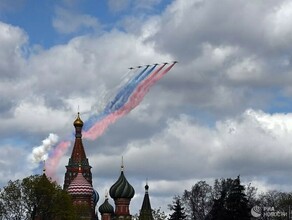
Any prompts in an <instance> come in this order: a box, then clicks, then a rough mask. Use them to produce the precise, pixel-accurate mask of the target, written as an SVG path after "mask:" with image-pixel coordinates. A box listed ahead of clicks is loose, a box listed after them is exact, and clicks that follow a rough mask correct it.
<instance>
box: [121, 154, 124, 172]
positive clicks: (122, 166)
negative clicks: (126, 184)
mask: <svg viewBox="0 0 292 220" xmlns="http://www.w3.org/2000/svg"><path fill="white" fill-rule="evenodd" d="M121 171H124V157H123V156H122V165H121Z"/></svg>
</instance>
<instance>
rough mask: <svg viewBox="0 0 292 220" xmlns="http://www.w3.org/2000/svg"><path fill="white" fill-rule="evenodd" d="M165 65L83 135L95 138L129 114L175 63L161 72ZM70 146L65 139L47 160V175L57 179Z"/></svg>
mask: <svg viewBox="0 0 292 220" xmlns="http://www.w3.org/2000/svg"><path fill="white" fill-rule="evenodd" d="M165 65H166V64H164V65H162V66H161V67H159V69H157V70H156V71H155V72H153V73H152V74H151V75H150V76H149V77H148V78H146V79H145V80H144V81H142V82H141V84H140V85H139V86H138V87H137V88H136V89H135V91H134V92H133V94H132V95H131V96H130V97H129V101H128V102H127V103H126V104H125V105H124V106H123V107H122V108H120V109H119V110H117V111H115V112H113V113H111V114H109V115H107V116H106V117H105V118H104V119H103V120H101V121H98V122H97V123H96V124H94V125H93V126H92V127H91V128H90V129H89V130H88V131H86V132H83V137H84V138H87V139H91V140H95V139H96V138H98V137H99V136H101V135H102V134H103V133H104V131H105V130H106V129H107V127H108V126H109V125H110V124H113V123H115V122H116V121H117V120H118V119H119V118H121V117H123V116H124V115H126V114H128V113H129V112H130V111H131V110H132V109H134V108H135V107H136V106H137V105H139V104H140V103H141V101H142V100H143V98H144V97H145V95H146V94H147V93H148V91H149V89H150V87H151V86H152V85H154V84H155V83H156V82H157V81H158V80H160V79H161V78H162V77H163V76H164V75H165V74H166V73H167V72H168V71H170V69H171V68H172V67H173V66H174V65H175V63H173V64H172V65H170V66H169V67H167V68H166V69H165V70H163V71H162V72H161V73H160V71H161V70H162V69H163V67H165ZM69 146H70V141H63V142H61V143H60V144H58V145H57V147H56V148H55V150H54V153H53V155H52V156H51V157H50V158H49V159H48V160H47V161H46V174H47V176H49V177H51V178H52V179H54V180H56V176H55V171H56V170H57V166H58V164H59V162H60V160H61V158H62V156H63V155H64V154H65V153H66V151H67V149H68V147H69Z"/></svg>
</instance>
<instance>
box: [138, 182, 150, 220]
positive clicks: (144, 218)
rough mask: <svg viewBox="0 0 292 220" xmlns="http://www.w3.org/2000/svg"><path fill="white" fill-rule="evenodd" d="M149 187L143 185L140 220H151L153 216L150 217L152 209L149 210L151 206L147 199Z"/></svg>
mask: <svg viewBox="0 0 292 220" xmlns="http://www.w3.org/2000/svg"><path fill="white" fill-rule="evenodd" d="M148 189H149V186H148V184H147V183H146V185H145V195H144V199H143V203H142V207H141V211H140V217H139V219H140V220H153V215H152V209H151V204H150V199H149V193H148Z"/></svg>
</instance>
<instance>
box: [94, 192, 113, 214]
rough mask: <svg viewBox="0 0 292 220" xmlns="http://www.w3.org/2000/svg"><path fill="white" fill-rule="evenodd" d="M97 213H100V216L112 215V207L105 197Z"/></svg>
mask: <svg viewBox="0 0 292 220" xmlns="http://www.w3.org/2000/svg"><path fill="white" fill-rule="evenodd" d="M98 211H99V212H100V214H104V213H111V214H112V213H114V207H113V206H112V205H111V204H109V202H108V198H107V196H106V197H105V200H104V203H102V204H101V205H100V206H99V208H98Z"/></svg>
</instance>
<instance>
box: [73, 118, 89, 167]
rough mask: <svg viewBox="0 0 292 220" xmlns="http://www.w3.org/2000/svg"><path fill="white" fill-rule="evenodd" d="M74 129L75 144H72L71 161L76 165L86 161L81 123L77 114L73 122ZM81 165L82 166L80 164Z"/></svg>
mask: <svg viewBox="0 0 292 220" xmlns="http://www.w3.org/2000/svg"><path fill="white" fill-rule="evenodd" d="M73 124H74V127H75V137H76V138H75V143H74V147H73V150H72V154H71V161H72V162H73V163H74V164H75V165H77V164H82V163H84V161H86V159H87V158H86V154H85V150H84V146H83V143H82V139H81V137H82V134H81V132H82V127H83V121H82V120H81V119H80V115H79V112H78V115H77V118H76V120H75V121H74V123H73ZM82 165H83V164H82Z"/></svg>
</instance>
